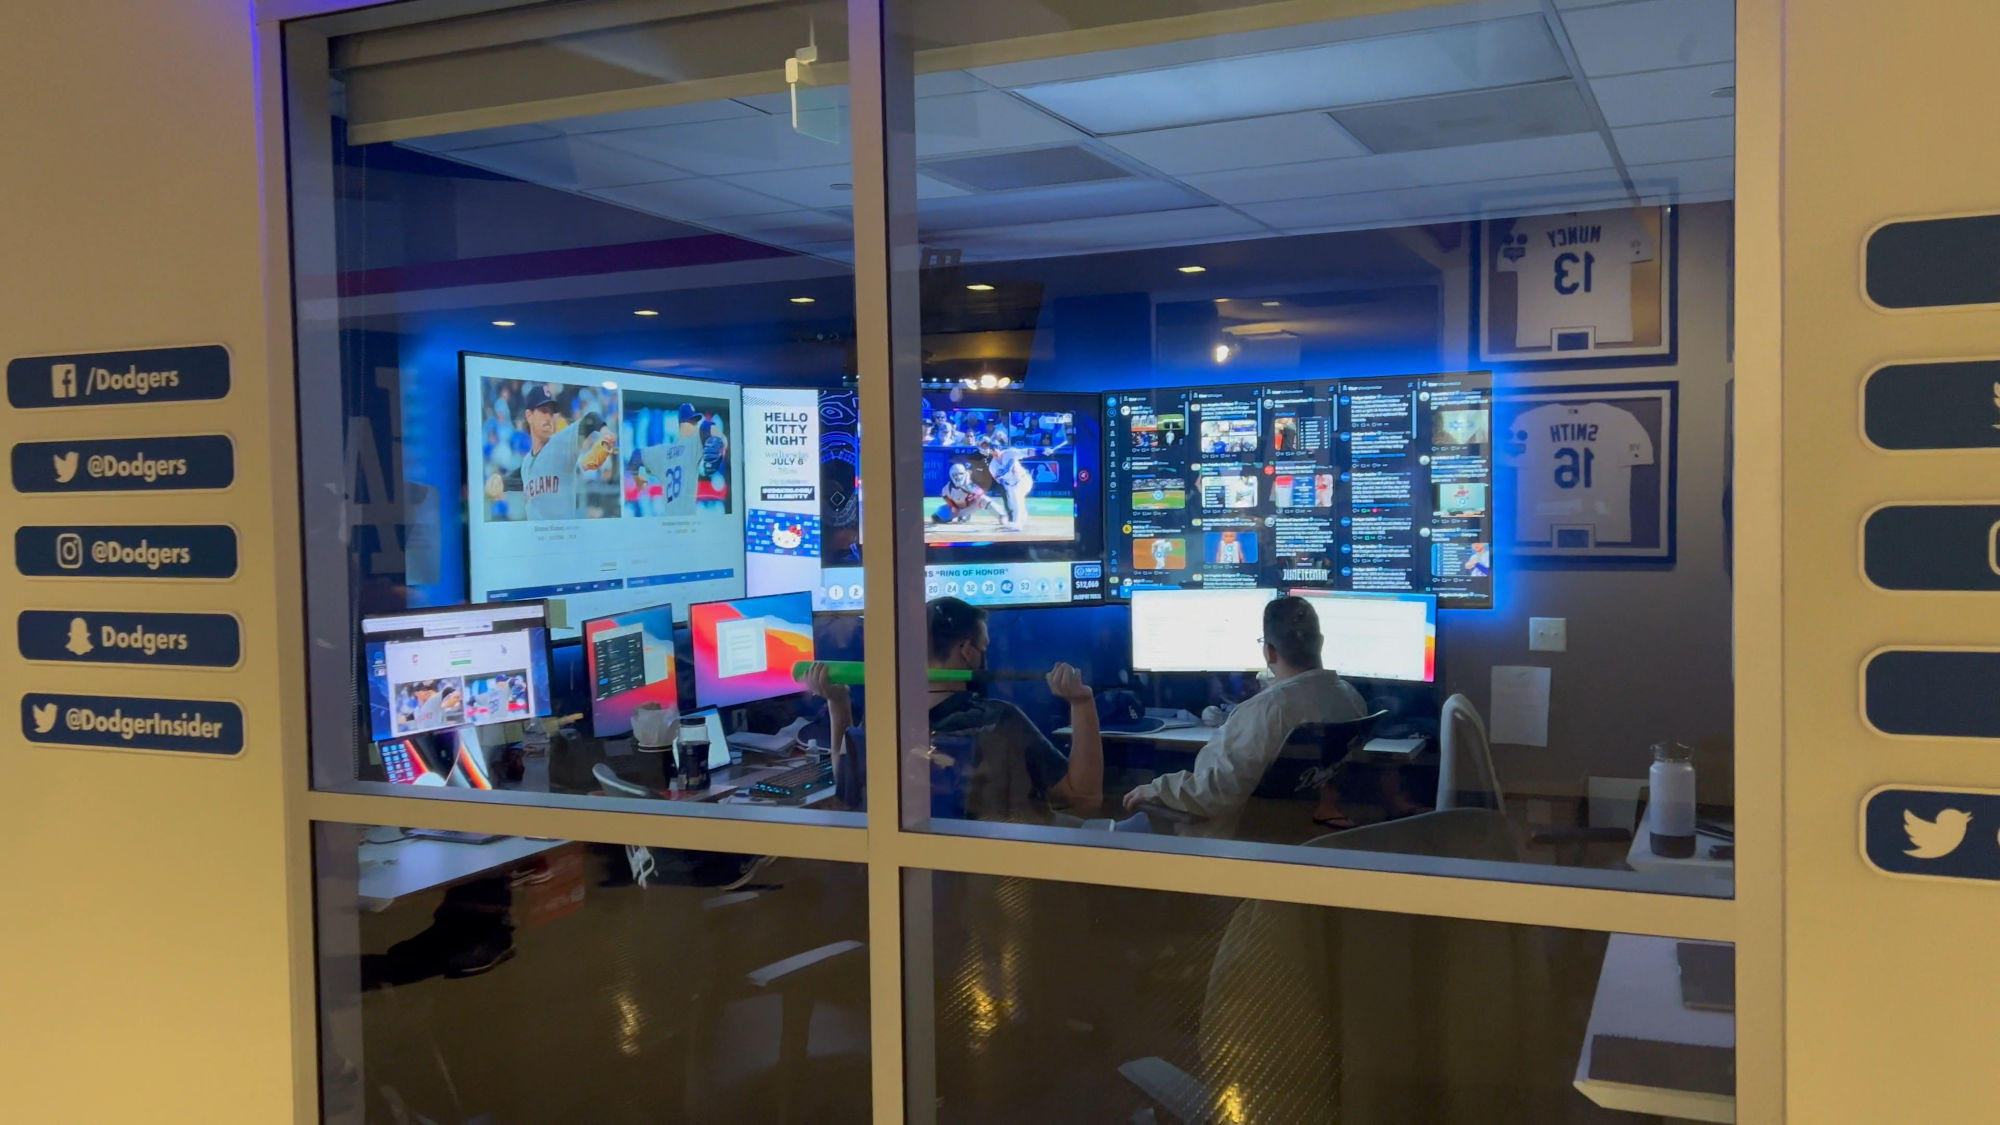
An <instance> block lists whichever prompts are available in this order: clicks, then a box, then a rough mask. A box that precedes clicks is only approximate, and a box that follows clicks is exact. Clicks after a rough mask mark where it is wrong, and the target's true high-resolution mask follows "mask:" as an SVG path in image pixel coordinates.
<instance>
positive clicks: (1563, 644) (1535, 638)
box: [1528, 617, 1569, 652]
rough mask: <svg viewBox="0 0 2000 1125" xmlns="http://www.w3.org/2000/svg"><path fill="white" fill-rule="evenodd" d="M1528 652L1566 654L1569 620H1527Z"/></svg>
mask: <svg viewBox="0 0 2000 1125" xmlns="http://www.w3.org/2000/svg"><path fill="white" fill-rule="evenodd" d="M1528 651H1529V652H1568V651H1569V620H1568V619H1567V618H1563V617H1530V618H1528Z"/></svg>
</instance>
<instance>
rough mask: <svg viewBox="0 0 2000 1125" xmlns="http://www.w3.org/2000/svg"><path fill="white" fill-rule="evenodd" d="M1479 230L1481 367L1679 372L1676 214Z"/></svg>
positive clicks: (1619, 214) (1497, 224)
mask: <svg viewBox="0 0 2000 1125" xmlns="http://www.w3.org/2000/svg"><path fill="white" fill-rule="evenodd" d="M1476 229H1477V231H1478V237H1477V239H1476V245H1475V246H1474V248H1473V250H1474V254H1475V258H1474V260H1475V261H1477V262H1478V263H1479V268H1478V269H1477V270H1475V271H1474V279H1475V284H1474V286H1473V290H1474V291H1473V298H1472V299H1473V326H1474V331H1473V336H1474V338H1475V340H1476V341H1477V348H1478V352H1479V359H1480V362H1482V363H1509V364H1525V365H1529V366H1539V365H1554V364H1566V363H1575V362H1587V363H1589V364H1590V365H1591V366H1593V367H1606V366H1619V365H1621V364H1664V363H1672V362H1674V358H1675V324H1674V322H1675V320H1676V317H1677V314H1678V311H1679V309H1678V304H1679V292H1678V283H1677V272H1676V262H1675V259H1676V257H1677V249H1678V242H1679V235H1678V223H1677V219H1676V216H1675V213H1674V209H1673V208H1671V207H1620V208H1615V209H1613V210H1609V211H1577V212H1570V213H1568V214H1559V215H1531V216H1526V217H1523V218H1516V219H1488V220H1486V221H1484V222H1481V223H1479V224H1476Z"/></svg>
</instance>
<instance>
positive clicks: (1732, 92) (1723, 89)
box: [1708, 86, 1736, 98]
mask: <svg viewBox="0 0 2000 1125" xmlns="http://www.w3.org/2000/svg"><path fill="white" fill-rule="evenodd" d="M1708 96H1709V97H1711V98H1733V97H1735V96H1736V87H1734V86H1717V87H1716V88H1715V89H1713V90H1710V91H1709V92H1708Z"/></svg>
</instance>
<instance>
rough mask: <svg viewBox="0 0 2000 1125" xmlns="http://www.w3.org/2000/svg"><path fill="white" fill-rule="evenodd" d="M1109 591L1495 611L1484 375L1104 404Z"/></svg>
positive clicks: (1217, 391)
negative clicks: (1384, 600)
mask: <svg viewBox="0 0 2000 1125" xmlns="http://www.w3.org/2000/svg"><path fill="white" fill-rule="evenodd" d="M1105 417H1106V419H1107V424H1108V426H1109V431H1110V433H1109V438H1108V441H1109V443H1110V446H1111V458H1110V459H1111V471H1110V472H1109V473H1108V474H1107V476H1106V490H1107V493H1108V500H1107V503H1108V505H1109V507H1110V509H1111V511H1112V513H1113V518H1114V523H1115V526H1114V527H1113V528H1112V529H1111V533H1110V535H1109V556H1108V559H1107V561H1108V563H1109V565H1110V570H1111V573H1110V581H1111V584H1112V588H1113V590H1114V591H1117V592H1120V593H1125V594H1129V593H1130V592H1131V591H1133V590H1147V589H1177V588H1200V589H1211V590H1213V589H1238V588H1250V587H1261V588H1265V589H1275V588H1279V587H1284V588H1290V587H1294V586H1314V587H1324V588H1327V589H1335V590H1354V591H1363V592H1383V593H1397V592H1427V593H1435V594H1436V595H1437V598H1438V603H1439V605H1440V606H1442V607H1444V608H1451V609H1477V608H1485V607H1488V606H1491V605H1492V603H1493V556H1492V541H1493V536H1492V525H1493V513H1492V510H1491V507H1492V481H1493V446H1492V436H1491V425H1492V423H1491V419H1492V377H1491V376H1490V375H1489V374H1487V373H1483V372H1482V373H1476V374H1461V375H1424V376H1398V377H1393V378H1377V379H1343V380H1337V381H1336V380H1324V381H1311V382H1300V383H1287V384H1272V385H1266V386H1234V387H1186V388H1157V389H1153V390H1150V391H1141V392H1124V393H1119V394H1114V395H1109V396H1107V397H1106V398H1105Z"/></svg>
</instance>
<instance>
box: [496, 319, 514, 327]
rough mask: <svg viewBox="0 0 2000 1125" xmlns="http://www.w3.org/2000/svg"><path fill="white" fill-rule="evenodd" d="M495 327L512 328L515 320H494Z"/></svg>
mask: <svg viewBox="0 0 2000 1125" xmlns="http://www.w3.org/2000/svg"><path fill="white" fill-rule="evenodd" d="M493 327H495V328H512V327H514V322H513V321H511V320H496V321H494V322H493Z"/></svg>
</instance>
